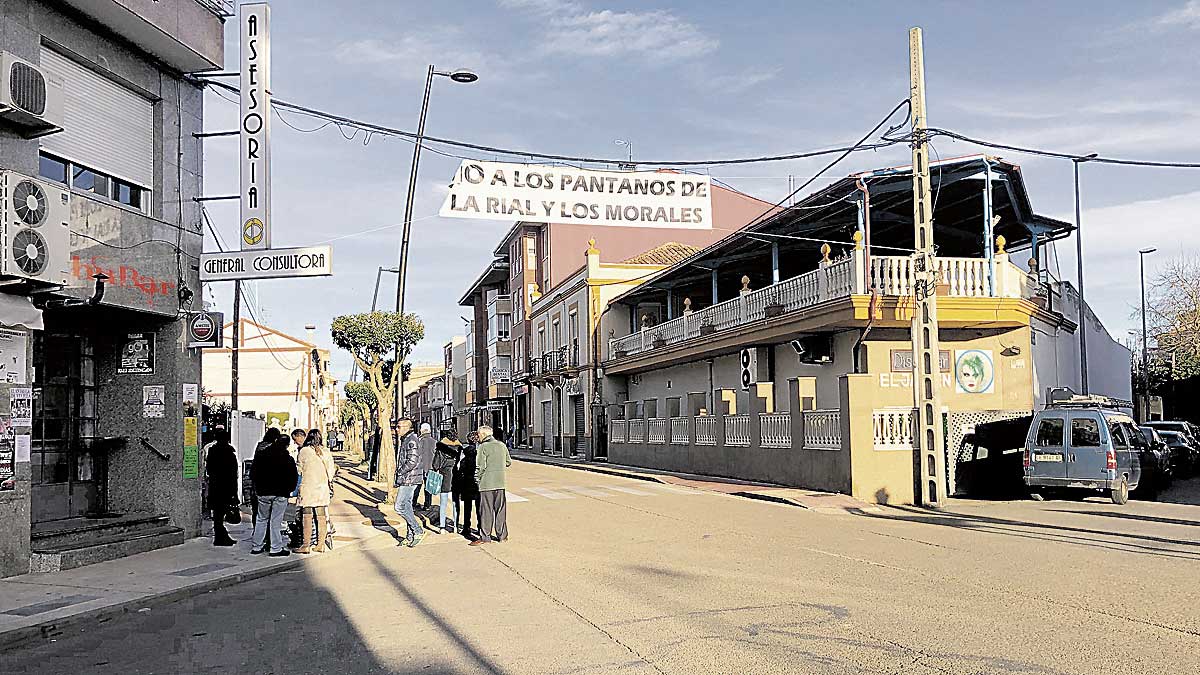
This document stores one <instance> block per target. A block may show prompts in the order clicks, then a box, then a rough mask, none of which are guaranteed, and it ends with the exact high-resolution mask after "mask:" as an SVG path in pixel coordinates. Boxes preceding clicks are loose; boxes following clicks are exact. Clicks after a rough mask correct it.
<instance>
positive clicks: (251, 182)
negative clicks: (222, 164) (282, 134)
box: [239, 2, 271, 250]
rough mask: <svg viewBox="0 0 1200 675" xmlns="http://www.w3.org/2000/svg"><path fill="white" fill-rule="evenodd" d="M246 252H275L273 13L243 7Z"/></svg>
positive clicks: (254, 6) (264, 5)
mask: <svg viewBox="0 0 1200 675" xmlns="http://www.w3.org/2000/svg"><path fill="white" fill-rule="evenodd" d="M240 22H241V53H242V58H241V66H242V67H241V92H242V105H241V112H242V115H241V128H240V134H239V135H240V136H241V178H242V189H241V207H242V208H241V232H240V236H241V242H242V244H241V247H242V249H243V250H245V249H263V248H270V247H271V95H270V93H268V92H269V88H270V82H271V9H270V7H268V6H267V3H265V2H258V3H251V4H246V5H242V6H241V18H240Z"/></svg>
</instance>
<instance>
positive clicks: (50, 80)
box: [0, 52, 63, 138]
mask: <svg viewBox="0 0 1200 675" xmlns="http://www.w3.org/2000/svg"><path fill="white" fill-rule="evenodd" d="M62 120H63V81H62V79H61V78H58V77H52V76H49V75H47V74H46V71H44V70H42V69H41V68H38V67H37V66H35V65H33V64H32V63H30V62H28V61H24V60H22V59H19V58H17V57H15V56H13V55H12V54H10V53H8V52H0V123H3V124H5V126H11V127H14V128H15V129H16V130H17V132H18V133H20V134H21V135H22V136H24V137H25V138H38V137H39V136H47V135H49V134H53V133H57V132H59V131H62Z"/></svg>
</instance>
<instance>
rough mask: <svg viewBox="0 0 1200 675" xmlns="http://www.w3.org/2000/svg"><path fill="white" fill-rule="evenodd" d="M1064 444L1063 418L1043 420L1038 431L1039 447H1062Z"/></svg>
mask: <svg viewBox="0 0 1200 675" xmlns="http://www.w3.org/2000/svg"><path fill="white" fill-rule="evenodd" d="M1062 444H1063V421H1062V418H1061V417H1048V418H1046V419H1044V420H1042V423H1041V424H1039V425H1038V430H1037V445H1045V446H1061V445H1062Z"/></svg>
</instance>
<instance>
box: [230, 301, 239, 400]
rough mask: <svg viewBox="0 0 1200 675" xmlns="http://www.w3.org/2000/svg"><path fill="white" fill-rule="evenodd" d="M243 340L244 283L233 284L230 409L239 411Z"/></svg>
mask: <svg viewBox="0 0 1200 675" xmlns="http://www.w3.org/2000/svg"><path fill="white" fill-rule="evenodd" d="M241 339H242V282H241V281H234V282H233V346H232V347H230V349H232V350H233V351H232V354H231V359H232V363H231V366H232V367H231V369H230V373H231V377H230V382H229V407H230V408H232V409H233V411H234V412H235V413H236V412H237V409H238V347H239V346H241Z"/></svg>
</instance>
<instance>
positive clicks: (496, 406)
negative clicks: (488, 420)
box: [486, 401, 507, 410]
mask: <svg viewBox="0 0 1200 675" xmlns="http://www.w3.org/2000/svg"><path fill="white" fill-rule="evenodd" d="M506 407H507V406H506V405H505V403H504V401H488V402H487V408H486V409H487V410H504V409H505V408H506Z"/></svg>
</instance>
